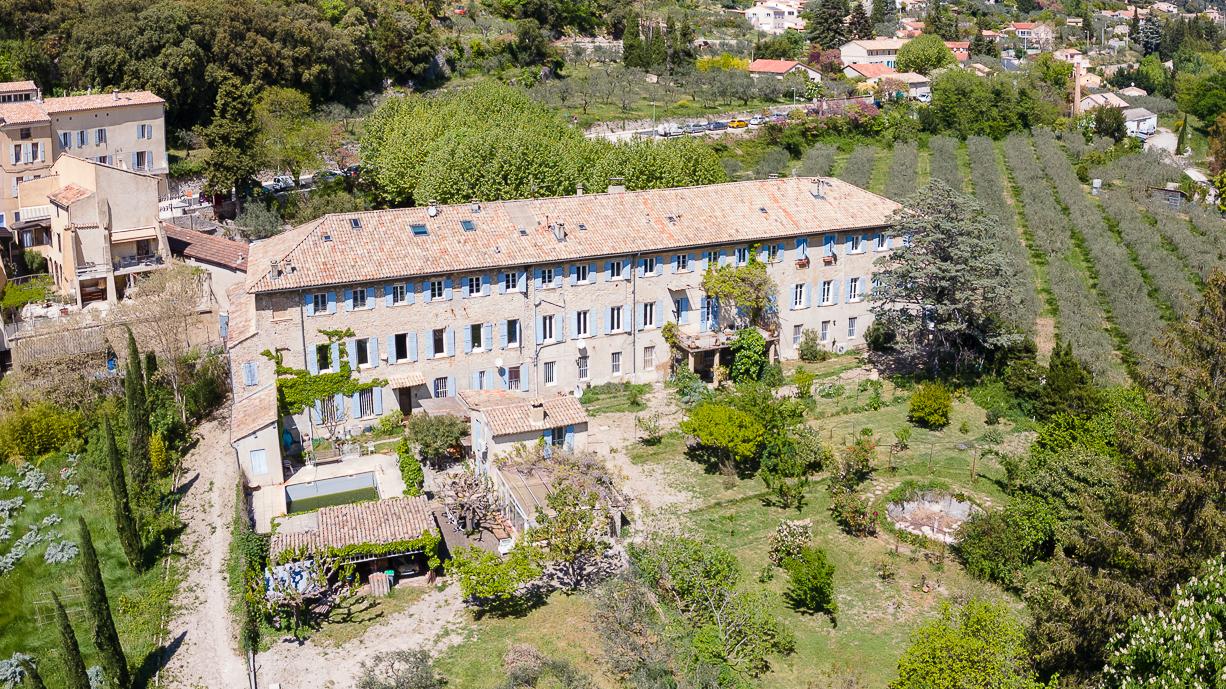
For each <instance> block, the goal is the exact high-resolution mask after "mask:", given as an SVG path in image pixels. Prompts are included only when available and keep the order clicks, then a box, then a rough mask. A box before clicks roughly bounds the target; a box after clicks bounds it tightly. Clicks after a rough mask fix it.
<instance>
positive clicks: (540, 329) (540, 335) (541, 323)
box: [536, 316, 545, 344]
mask: <svg viewBox="0 0 1226 689" xmlns="http://www.w3.org/2000/svg"><path fill="white" fill-rule="evenodd" d="M544 341H545V317H544V316H537V317H536V343H537V344H541V343H542V342H544Z"/></svg>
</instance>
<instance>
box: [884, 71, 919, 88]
mask: <svg viewBox="0 0 1226 689" xmlns="http://www.w3.org/2000/svg"><path fill="white" fill-rule="evenodd" d="M890 78H891V79H897V80H898V81H901V82H903V83H904V84H913V85H914V84H927V83H928V77H926V76H924V75H923V74H918V73H916V72H899V73H898V74H894V75H892V76H891V77H890Z"/></svg>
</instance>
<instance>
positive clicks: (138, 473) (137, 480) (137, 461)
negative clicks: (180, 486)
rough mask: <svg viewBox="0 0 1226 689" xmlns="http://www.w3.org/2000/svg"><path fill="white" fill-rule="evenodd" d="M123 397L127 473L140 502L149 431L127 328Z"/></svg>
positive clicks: (134, 351)
mask: <svg viewBox="0 0 1226 689" xmlns="http://www.w3.org/2000/svg"><path fill="white" fill-rule="evenodd" d="M123 393H124V401H125V403H126V405H127V411H128V471H130V472H131V473H132V491H133V493H135V494H136V497H137V499H140V498H141V496H143V495H145V492H146V489H147V488H148V486H149V476H150V473H151V470H150V467H149V436H150V435H151V434H152V431H151V429H150V427H149V402H148V399H147V397H146V394H145V374H144V372H143V371H142V370H141V356H140V350H139V349H137V347H136V337H134V336H133V335H132V330H131V328H129V329H128V368H127V370H126V371H125V372H124V381H123Z"/></svg>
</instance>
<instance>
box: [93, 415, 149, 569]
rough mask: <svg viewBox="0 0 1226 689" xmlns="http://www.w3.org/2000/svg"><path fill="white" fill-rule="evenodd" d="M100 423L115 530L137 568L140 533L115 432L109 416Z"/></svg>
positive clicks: (130, 560) (138, 563) (126, 554)
mask: <svg viewBox="0 0 1226 689" xmlns="http://www.w3.org/2000/svg"><path fill="white" fill-rule="evenodd" d="M102 424H103V433H104V434H105V436H106V437H105V438H104V441H105V442H106V459H107V471H108V473H109V474H110V476H109V478H110V480H111V500H112V502H114V503H115V530H116V531H118V532H119V542H120V543H121V544H122V545H123V554H124V555H125V556H127V558H128V564H130V565H132V566H133V567H136V568H138V569H139V568H140V566H141V564H142V561H141V544H140V533H139V532H138V531H137V529H136V518H135V517H133V516H132V503H131V502H130V501H129V500H128V485H127V482H126V481H125V480H124V474H123V463H122V462H120V461H119V448H118V447H116V446H115V434H114V433H113V432H112V431H111V420H110V418H104V419H103V421H102Z"/></svg>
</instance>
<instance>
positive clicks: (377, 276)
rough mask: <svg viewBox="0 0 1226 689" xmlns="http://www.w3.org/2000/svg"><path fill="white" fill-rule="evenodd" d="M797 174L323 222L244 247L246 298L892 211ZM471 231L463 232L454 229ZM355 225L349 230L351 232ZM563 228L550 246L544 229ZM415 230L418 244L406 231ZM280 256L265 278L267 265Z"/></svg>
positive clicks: (765, 234) (725, 238)
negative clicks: (274, 272)
mask: <svg viewBox="0 0 1226 689" xmlns="http://www.w3.org/2000/svg"><path fill="white" fill-rule="evenodd" d="M817 184H818V183H817V180H815V179H812V178H803V177H785V178H779V179H766V180H753V181H748V182H732V183H727V184H713V185H708V186H702V187H686V188H680V189H657V190H652V191H636V192H621V193H611V194H587V195H584V196H564V197H555V198H545V199H530V200H522V201H498V202H490V203H482V204H480V208H479V210H477V211H474V209H473V208H472V207H471V206H470V204H462V205H453V206H439V207H437V209H436V213H435V214H434V216H433V217H431V215H430V214H429V210H428V209H427V208H425V207H416V208H399V209H391V210H381V211H366V212H361V213H347V214H335V215H327V216H324V217H322V218H320V219H318V220H315V221H312V222H310V223H308V224H306V225H303V226H301V227H298V228H296V229H293V230H290V231H288V232H285V233H283V234H280V235H278V236H276V237H273V238H272V239H267V240H264V241H262V242H256V243H255V244H252V245H251V252H250V255H249V256H248V261H247V263H248V265H249V266H251V269H250V270H249V272H248V273H247V289H248V291H250V292H275V291H281V290H294V289H302V288H308V287H319V286H325V285H341V284H353V283H361V282H376V281H381V280H392V279H401V278H409V277H414V276H420V275H437V274H440V273H447V272H453V273H454V272H465V271H477V270H488V269H491V268H498V267H506V266H523V265H532V264H539V263H544V262H566V261H571V260H587V259H592V258H597V257H601V256H624V255H626V254H632V253H636V252H643V253H654V252H661V253H664V252H667V251H670V250H676V249H686V248H696V247H702V246H713V245H720V244H724V245H726V244H732V243H748V242H754V241H762V240H770V239H778V238H783V237H789V236H811V235H814V234H820V233H822V232H831V231H837V230H845V229H867V228H873V227H881V226H883V225H885V224H886V223H887V221H888V219H889V216H890V214H891V213H892V212H893V211H894V209H896V208H898V204H897V203H895V202H893V201H891V200H889V199H886V198H884V197H882V196H878V195H877V194H873V193H871V192H868V191H865V190H864V189H860V188H858V187H855V186H852V185H850V184H848V183H846V182H844V181H842V180H839V179H833V178H823V179H822V185H823V188H822V193H823V198H821V199H819V198H816V197H815V196H814V194H813V192H814V190H815V189H816V188H817ZM464 220H468V221H472V222H473V223H474V225H475V227H474V228H473V229H472V230H471V231H465V230H464V229H463V228H462V227H461V225H460V223H461V221H464ZM355 221H356V222H357V223H358V224H360V227H356V228H355V227H353V225H352V223H353V222H355ZM558 222H561V223H564V224H565V229H566V234H565V239H564V241H559V240H558V239H557V238H556V236H555V235H554V233H553V232H552V231H551V230H550V228H549V223H558ZM418 224H420V225H424V226H425V227H426V228H427V233H428V234H426V235H424V236H417V235H415V234H414V233H413V232H412V231H411V226H412V225H418ZM286 259H289V261H290V262H291V265H292V269H286V270H283V274H282V275H281V277H279V278H278V279H276V280H273V279H272V277H271V276H270V275H269V262H270V261H273V260H276V261H281V262H282V268H285V266H284V261H285V260H286Z"/></svg>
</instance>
